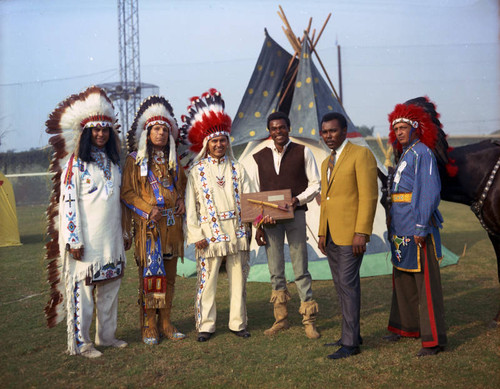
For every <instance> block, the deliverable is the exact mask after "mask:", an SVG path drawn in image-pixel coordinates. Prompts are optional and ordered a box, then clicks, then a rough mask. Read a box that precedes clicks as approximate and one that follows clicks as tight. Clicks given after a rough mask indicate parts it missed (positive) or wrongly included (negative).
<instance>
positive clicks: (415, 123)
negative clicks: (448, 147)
mask: <svg viewBox="0 0 500 389" xmlns="http://www.w3.org/2000/svg"><path fill="white" fill-rule="evenodd" d="M389 123H390V125H389V143H390V144H391V145H392V147H393V148H395V149H397V150H398V151H399V152H401V151H402V150H403V147H402V146H401V144H400V143H399V142H398V141H397V138H396V134H395V132H394V126H395V125H396V124H398V123H406V124H409V125H410V126H411V127H412V131H415V132H416V133H417V136H418V138H419V139H420V141H421V142H422V143H423V144H425V145H426V146H427V147H429V148H430V149H431V150H433V149H434V148H435V147H436V140H437V136H438V133H437V127H436V126H435V125H434V123H433V121H432V118H431V116H430V115H429V113H427V111H426V110H425V109H424V108H423V107H421V106H419V105H415V104H408V103H405V104H397V105H396V106H395V107H394V111H392V113H390V114H389Z"/></svg>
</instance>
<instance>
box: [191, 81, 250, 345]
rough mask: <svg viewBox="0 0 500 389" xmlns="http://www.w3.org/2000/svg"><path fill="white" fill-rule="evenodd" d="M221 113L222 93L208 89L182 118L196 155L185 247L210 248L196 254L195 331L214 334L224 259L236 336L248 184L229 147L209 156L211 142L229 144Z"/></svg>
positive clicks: (243, 322) (241, 309)
mask: <svg viewBox="0 0 500 389" xmlns="http://www.w3.org/2000/svg"><path fill="white" fill-rule="evenodd" d="M223 109H224V101H223V100H222V98H221V96H220V93H219V92H217V91H216V90H214V89H212V90H210V91H209V92H207V93H206V94H204V95H203V98H193V99H192V104H191V106H190V117H183V120H184V121H186V125H185V131H186V132H187V133H188V139H189V141H191V143H192V146H191V151H194V152H199V154H198V156H197V157H196V158H195V160H194V163H193V165H192V166H191V169H190V171H189V174H188V185H187V188H186V213H187V217H186V219H187V220H186V221H187V244H194V243H196V242H199V241H202V240H204V239H206V241H207V243H208V246H207V247H206V248H205V249H202V250H199V249H196V260H197V273H198V285H197V293H196V298H195V319H196V328H197V330H198V332H199V333H208V334H212V333H214V332H215V322H216V306H215V292H216V289H217V278H218V273H219V268H220V266H221V263H222V261H223V260H224V259H225V260H226V271H227V275H228V280H229V288H230V312H229V329H230V330H231V331H233V332H239V331H243V330H246V326H247V312H246V280H247V277H248V272H249V238H248V235H249V234H250V226H249V225H248V224H243V223H242V222H241V203H240V201H241V198H240V196H241V194H242V193H246V192H249V191H250V188H249V181H248V179H247V175H246V172H245V170H244V168H243V166H242V165H240V164H239V163H238V162H237V161H236V160H235V159H234V157H233V155H232V151H231V146H230V145H228V149H227V151H226V154H225V156H223V157H222V158H220V159H217V158H213V157H211V156H207V143H208V141H209V140H210V139H212V138H214V137H218V136H227V138H228V142H229V138H230V125H231V119H230V118H229V117H228V116H227V115H226V114H225V113H224V111H223ZM196 139H198V140H199V141H198V142H197V141H196ZM239 336H241V335H239ZM248 336H249V334H248ZM244 337H247V336H244ZM198 340H200V339H198Z"/></svg>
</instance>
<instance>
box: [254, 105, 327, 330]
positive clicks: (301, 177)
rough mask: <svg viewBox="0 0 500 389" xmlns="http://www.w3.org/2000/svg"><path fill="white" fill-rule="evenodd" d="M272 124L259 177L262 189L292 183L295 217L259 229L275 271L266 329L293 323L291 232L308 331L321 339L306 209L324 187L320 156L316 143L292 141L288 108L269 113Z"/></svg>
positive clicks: (257, 159) (289, 186) (261, 155)
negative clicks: (286, 250)
mask: <svg viewBox="0 0 500 389" xmlns="http://www.w3.org/2000/svg"><path fill="white" fill-rule="evenodd" d="M267 128H268V130H269V134H270V136H271V139H272V141H273V143H272V144H271V145H270V147H266V148H264V149H262V150H261V151H259V152H257V153H255V154H254V155H253V157H254V160H255V162H256V163H257V169H255V171H254V175H253V177H252V178H253V182H254V184H255V187H256V188H257V190H259V191H271V190H280V189H290V190H291V192H292V201H291V203H290V204H289V206H290V207H293V209H294V214H295V215H294V218H293V219H289V220H278V221H277V222H274V221H273V223H267V224H264V226H263V227H260V228H258V229H257V232H256V236H255V239H256V240H257V244H258V245H259V246H264V245H265V246H266V255H267V261H268V265H269V273H270V274H271V286H272V294H271V300H270V302H271V303H273V305H274V318H275V322H274V324H273V325H272V327H271V328H269V329H268V330H266V331H264V334H266V335H274V334H276V333H277V332H279V331H280V330H284V329H287V328H288V327H289V324H288V320H287V318H288V310H287V302H288V301H289V300H290V298H291V296H290V293H289V292H288V289H287V285H286V277H285V257H284V251H283V249H284V243H285V234H286V237H287V240H288V245H289V248H290V257H291V261H292V267H293V272H294V274H295V285H296V286H297V291H298V293H299V297H300V301H301V305H300V309H299V312H300V314H301V315H302V316H303V320H302V324H304V326H305V332H306V336H307V337H308V338H310V339H317V338H319V337H320V334H319V333H318V331H317V330H316V326H315V321H316V314H317V312H318V304H317V303H316V301H314V300H313V299H312V288H311V284H312V278H311V274H310V273H309V271H308V269H307V262H308V259H307V245H306V215H305V213H306V210H307V203H308V202H310V201H311V200H313V199H314V198H315V197H316V195H317V194H318V193H319V190H320V181H319V180H320V179H319V173H318V168H317V167H316V162H315V160H314V156H313V154H312V152H311V150H310V149H308V148H307V147H305V146H303V145H299V144H297V143H294V142H292V141H290V138H289V133H290V119H289V118H288V116H287V115H286V114H284V113H282V112H275V113H272V114H271V115H269V116H268V118H267Z"/></svg>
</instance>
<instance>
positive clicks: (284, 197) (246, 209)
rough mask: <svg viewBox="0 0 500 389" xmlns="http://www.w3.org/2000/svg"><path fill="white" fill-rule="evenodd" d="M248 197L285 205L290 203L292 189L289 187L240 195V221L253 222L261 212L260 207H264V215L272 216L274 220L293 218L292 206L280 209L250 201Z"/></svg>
mask: <svg viewBox="0 0 500 389" xmlns="http://www.w3.org/2000/svg"><path fill="white" fill-rule="evenodd" d="M248 199H251V200H257V201H264V202H267V203H272V204H277V205H280V206H282V207H285V206H286V204H291V203H292V191H291V190H290V189H282V190H270V191H267V192H256V193H244V194H243V195H242V196H241V221H243V222H245V223H251V222H253V221H254V220H255V218H256V217H257V216H259V215H260V214H262V207H264V216H266V215H269V216H272V217H273V218H274V219H275V220H284V219H293V208H292V207H289V209H288V210H287V211H282V210H281V209H277V208H273V207H270V206H266V205H260V204H254V203H251V202H250V201H248Z"/></svg>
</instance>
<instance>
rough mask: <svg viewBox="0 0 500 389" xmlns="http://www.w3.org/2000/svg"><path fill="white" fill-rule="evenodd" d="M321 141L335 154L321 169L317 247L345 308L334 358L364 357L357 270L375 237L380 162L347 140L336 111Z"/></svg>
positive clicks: (326, 122)
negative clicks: (378, 167)
mask: <svg viewBox="0 0 500 389" xmlns="http://www.w3.org/2000/svg"><path fill="white" fill-rule="evenodd" d="M320 135H321V137H322V138H323V141H324V142H325V143H326V145H327V146H328V147H329V148H330V149H331V150H332V153H331V155H330V157H328V158H327V159H325V161H323V164H322V165H321V213H320V224H319V234H318V235H319V243H318V248H319V249H320V250H321V252H322V253H323V254H324V255H326V256H327V257H328V264H329V265H330V270H331V272H332V278H333V282H334V284H335V288H336V290H337V294H338V297H339V303H340V306H341V309H342V336H341V338H340V339H339V340H338V341H337V342H335V343H328V344H327V345H331V346H340V348H339V349H338V350H337V351H336V352H335V353H333V354H331V355H328V358H330V359H340V358H347V357H350V356H352V355H356V354H359V353H360V349H359V345H360V344H361V343H362V339H361V335H360V324H359V318H360V305H361V288H360V279H359V268H360V267H361V261H362V260H363V255H364V253H365V251H366V243H367V242H368V241H369V240H370V235H371V233H372V227H373V219H374V217H375V208H376V206H377V198H378V186H377V163H376V161H375V158H374V156H373V154H372V152H371V151H370V150H369V149H368V148H366V147H363V146H358V145H354V144H352V143H350V142H349V141H348V140H347V121H346V119H345V117H344V116H343V115H342V114H340V113H337V112H329V113H327V114H326V115H325V116H323V118H322V120H321V133H320Z"/></svg>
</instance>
